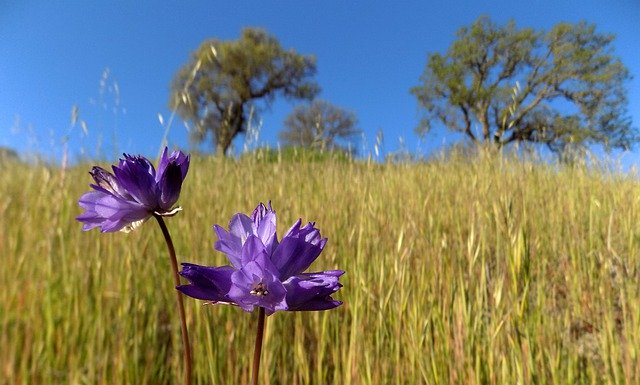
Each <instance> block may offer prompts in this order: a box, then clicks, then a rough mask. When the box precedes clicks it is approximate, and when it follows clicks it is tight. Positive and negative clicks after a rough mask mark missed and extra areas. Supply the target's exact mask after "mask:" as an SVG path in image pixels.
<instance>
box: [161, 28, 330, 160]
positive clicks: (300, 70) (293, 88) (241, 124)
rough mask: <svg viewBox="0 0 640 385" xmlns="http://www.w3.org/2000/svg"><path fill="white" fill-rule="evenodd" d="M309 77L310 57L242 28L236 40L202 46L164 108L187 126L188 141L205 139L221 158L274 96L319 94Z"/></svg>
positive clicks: (312, 65)
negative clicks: (190, 137) (168, 108)
mask: <svg viewBox="0 0 640 385" xmlns="http://www.w3.org/2000/svg"><path fill="white" fill-rule="evenodd" d="M315 72H316V65H315V58H314V57H312V56H304V55H300V54H298V53H296V52H295V51H294V50H292V49H289V50H285V49H284V48H282V46H281V45H280V43H279V42H278V40H277V39H276V38H274V37H273V36H270V35H269V34H267V32H266V31H264V30H261V29H254V28H246V29H244V30H243V31H242V35H241V37H240V38H239V39H238V40H233V41H222V40H217V39H212V40H207V41H205V42H203V43H202V44H201V45H200V47H199V48H198V49H197V50H196V51H195V52H194V53H193V55H192V57H191V59H190V60H189V62H188V63H186V64H185V65H184V66H183V67H182V68H181V69H180V70H179V71H178V73H177V74H176V76H175V78H174V79H173V82H172V84H171V96H170V100H169V105H170V107H171V108H172V109H173V108H175V109H176V111H177V112H178V114H179V115H180V116H181V117H182V118H183V119H184V120H185V121H186V122H188V123H190V126H191V128H192V131H191V133H192V138H193V139H194V140H196V141H203V140H205V139H206V138H207V137H208V135H209V134H211V135H212V138H213V141H214V143H215V147H216V151H217V152H219V153H222V154H225V153H226V152H227V150H228V149H229V147H230V146H231V144H232V141H233V139H234V138H235V137H236V136H237V135H238V134H240V133H244V132H245V131H246V130H247V126H248V124H250V123H251V118H253V119H255V118H257V112H258V111H259V109H260V107H261V106H269V105H270V103H271V102H272V101H273V100H274V98H275V97H276V96H278V95H281V96H284V97H285V98H289V99H309V100H311V99H312V98H313V97H314V96H315V95H316V94H317V93H318V92H319V87H318V85H317V84H316V83H315V82H314V81H313V80H312V79H311V78H312V76H313V75H315ZM258 102H262V103H261V104H260V105H258Z"/></svg>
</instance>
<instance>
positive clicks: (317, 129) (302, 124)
mask: <svg viewBox="0 0 640 385" xmlns="http://www.w3.org/2000/svg"><path fill="white" fill-rule="evenodd" d="M357 122H358V120H357V118H356V115H355V114H354V113H353V112H350V111H347V110H344V109H342V108H340V107H337V106H335V105H333V104H331V103H329V102H327V101H324V100H314V101H313V102H312V103H311V104H308V105H300V106H298V107H296V108H295V109H294V110H293V112H292V113H291V114H290V115H289V116H288V117H287V119H286V120H285V122H284V125H285V127H286V129H285V130H284V131H282V132H280V135H279V136H280V139H281V140H283V141H284V142H285V143H286V144H290V145H294V146H300V147H306V148H311V149H317V150H321V151H324V150H335V149H342V150H346V149H347V148H346V146H345V144H342V145H341V144H340V143H339V141H342V142H345V141H348V140H349V139H353V138H355V137H356V136H357V135H359V134H360V133H361V132H362V131H361V130H360V129H359V128H358V127H357V126H356V125H357Z"/></svg>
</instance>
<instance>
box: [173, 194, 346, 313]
mask: <svg viewBox="0 0 640 385" xmlns="http://www.w3.org/2000/svg"><path fill="white" fill-rule="evenodd" d="M301 223H302V221H301V220H298V221H297V222H296V223H295V224H294V225H293V226H292V227H291V228H290V229H289V230H288V231H287V232H286V234H285V235H284V236H283V237H282V240H281V241H280V242H278V237H277V235H276V214H275V211H273V209H272V208H271V203H269V206H268V207H267V206H265V205H263V204H262V203H260V204H259V205H258V207H256V209H255V210H254V211H253V214H252V215H251V217H249V216H247V215H245V214H241V213H238V214H236V215H234V216H233V217H232V218H231V221H229V230H228V231H227V230H225V229H224V228H222V227H220V226H217V225H216V226H214V229H215V231H216V233H217V235H218V241H217V242H216V243H215V246H214V247H215V249H216V250H218V251H221V252H223V253H225V254H226V256H227V258H228V259H229V262H230V263H231V266H222V267H208V266H199V265H193V264H186V263H185V264H183V269H182V271H181V272H180V274H181V275H182V276H183V277H185V278H187V280H189V282H190V284H189V285H181V286H178V287H177V289H178V290H180V291H181V292H183V293H184V294H186V295H188V296H190V297H193V298H196V299H201V300H206V301H210V302H214V303H215V302H220V303H231V304H235V305H238V306H240V307H241V308H242V309H243V310H245V311H252V310H253V309H254V307H256V306H257V307H262V308H264V309H265V311H266V313H267V314H273V313H274V312H276V311H281V310H289V311H296V310H297V311H301V310H327V309H332V308H334V307H337V306H340V305H341V304H342V302H340V301H336V300H334V299H333V298H332V297H331V295H332V294H333V293H335V292H336V291H338V290H339V289H340V288H341V287H342V285H341V284H340V282H339V278H340V276H341V275H342V274H344V271H342V270H329V271H322V272H318V273H303V272H304V271H305V270H306V269H307V268H309V266H310V265H311V264H312V263H313V261H315V259H316V258H317V257H318V255H320V252H322V249H323V248H324V246H325V244H326V243H327V239H326V238H322V236H321V235H320V230H318V229H317V228H315V224H314V223H308V224H307V225H306V226H304V227H300V225H301Z"/></svg>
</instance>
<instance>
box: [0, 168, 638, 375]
mask: <svg viewBox="0 0 640 385" xmlns="http://www.w3.org/2000/svg"><path fill="white" fill-rule="evenodd" d="M88 170H89V165H84V166H80V167H77V168H73V169H67V170H64V171H63V170H60V169H53V168H45V167H29V166H16V165H3V166H2V172H1V173H0V194H1V195H0V196H2V199H0V255H1V258H2V268H0V282H2V289H1V290H0V332H1V333H0V383H2V384H30V385H31V384H118V385H124V384H176V383H179V381H180V379H181V378H182V377H181V372H182V364H181V356H180V353H181V343H180V329H179V324H178V320H177V317H176V316H174V307H175V303H174V301H175V298H174V296H175V295H174V292H173V290H174V289H173V287H172V286H173V284H172V278H171V273H170V266H169V258H168V256H167V253H166V250H165V247H164V243H163V239H162V235H161V233H160V230H159V228H158V226H157V225H156V224H155V223H154V222H153V221H149V222H148V223H146V224H144V226H142V227H141V228H140V229H138V230H137V231H135V232H133V233H130V234H124V233H115V234H101V233H99V232H98V231H97V230H94V231H91V232H86V233H85V232H82V231H81V224H80V223H78V222H76V221H75V220H74V218H75V216H77V215H78V214H79V213H80V209H79V207H78V206H77V199H78V198H79V197H80V195H81V194H82V193H83V192H85V191H88V184H89V182H90V176H89V175H88V173H87V172H88ZM268 200H271V201H272V203H273V206H274V209H275V210H276V211H277V213H278V221H279V230H278V233H279V235H280V236H281V235H282V234H283V232H284V231H285V230H286V229H287V228H288V227H289V225H290V224H292V223H293V222H294V221H295V220H296V219H297V218H298V217H302V218H303V220H309V221H310V220H313V221H316V222H317V226H318V227H319V228H320V229H321V231H322V234H323V236H326V237H328V238H329V242H328V244H327V246H326V248H325V250H324V252H323V254H322V255H321V256H320V258H318V260H317V261H316V264H314V265H313V266H312V269H311V270H312V271H315V270H321V269H332V268H339V269H344V270H346V271H347V274H346V275H345V276H344V277H343V278H342V281H343V284H344V288H343V289H342V290H341V291H340V292H339V293H338V294H337V296H336V297H337V298H339V299H341V300H343V301H344V302H345V304H344V305H343V306H341V307H339V308H338V309H336V310H332V311H327V312H291V313H278V314H276V315H274V316H272V317H269V319H268V320H267V332H266V333H267V334H266V337H265V338H266V339H265V350H264V352H263V361H262V370H261V376H262V381H261V382H262V383H263V384H345V385H349V384H509V385H513V384H633V385H637V384H639V383H640V354H639V353H640V352H639V350H638V349H640V286H639V278H640V270H639V269H640V221H639V219H640V188H639V186H638V183H637V181H635V180H633V179H632V178H631V177H622V176H617V175H615V174H611V173H607V172H599V171H588V170H585V169H584V168H580V167H573V168H570V167H566V168H563V167H551V166H547V165H539V164H533V163H528V162H522V161H507V160H504V159H499V160H495V159H493V160H492V159H476V160H474V161H465V160H463V159H452V160H448V161H441V162H438V161H434V162H431V163H428V164H416V165H392V164H388V165H380V164H367V163H356V162H345V161H324V162H306V163H304V164H296V163H294V162H273V163H266V162H265V163H261V162H257V161H255V160H252V159H243V160H240V161H232V160H223V159H217V158H200V159H194V160H193V161H192V165H191V168H190V171H189V175H188V177H187V179H186V181H185V185H184V188H183V192H182V195H181V198H180V202H179V203H180V204H181V205H182V207H183V208H184V211H183V212H181V213H180V214H179V215H177V216H176V217H173V218H170V219H168V220H167V223H168V226H169V229H170V231H171V232H172V235H173V238H174V242H175V243H176V249H177V251H178V255H179V260H180V261H188V262H193V263H200V264H209V265H220V264H224V263H226V259H225V257H224V256H223V255H222V254H220V253H218V252H215V251H214V250H213V246H212V245H213V242H214V241H215V240H216V237H215V235H214V232H213V230H212V228H211V227H212V225H213V224H216V223H217V224H221V225H225V226H226V224H227V222H228V220H229V218H230V217H231V215H232V214H234V213H235V212H238V211H242V212H250V211H251V210H252V209H253V208H254V207H255V206H256V204H257V203H258V202H260V201H263V202H266V201H268ZM186 311H187V318H188V322H189V330H190V336H191V340H192V345H193V349H194V360H195V368H194V378H195V380H196V381H195V382H196V383H197V384H246V383H247V382H248V380H249V373H250V363H251V357H252V347H253V340H254V323H255V314H249V313H245V312H242V311H241V310H240V309H238V308H232V307H228V306H209V305H202V303H201V302H199V301H196V300H193V299H190V298H187V299H186Z"/></svg>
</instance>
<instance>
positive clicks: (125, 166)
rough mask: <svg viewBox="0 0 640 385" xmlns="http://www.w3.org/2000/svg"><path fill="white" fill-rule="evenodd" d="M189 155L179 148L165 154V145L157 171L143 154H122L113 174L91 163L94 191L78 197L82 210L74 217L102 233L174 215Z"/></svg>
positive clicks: (127, 229) (129, 227)
mask: <svg viewBox="0 0 640 385" xmlns="http://www.w3.org/2000/svg"><path fill="white" fill-rule="evenodd" d="M189 160H190V159H189V156H188V155H185V154H183V153H182V152H181V151H174V152H172V153H171V155H168V149H167V148H166V147H165V149H164V151H163V153H162V157H161V158H160V164H158V170H157V172H156V170H155V168H154V167H153V165H152V164H151V162H150V161H149V160H148V159H147V158H145V157H142V156H131V155H127V154H124V159H120V162H119V163H118V165H117V166H112V169H113V174H112V173H110V172H109V171H107V170H105V169H103V168H101V167H98V166H94V167H93V169H92V170H91V171H90V174H91V176H92V177H93V180H94V181H95V184H92V185H91V187H92V188H93V190H94V191H90V192H88V193H85V194H84V195H82V197H80V200H79V204H80V207H82V208H83V209H85V212H84V213H82V214H81V215H80V216H78V217H77V218H76V219H77V220H78V221H80V222H83V223H84V225H83V226H82V229H83V230H85V231H87V230H91V229H93V228H94V227H100V230H101V231H102V232H112V231H119V230H122V231H131V230H132V229H133V228H135V227H137V226H138V225H139V224H141V223H142V222H143V221H144V220H146V219H148V218H149V217H150V216H152V215H154V214H157V215H163V216H170V215H174V214H175V213H176V212H177V211H179V210H180V209H179V208H173V205H175V203H176V202H177V201H178V197H179V196H180V189H181V188H182V182H183V181H184V178H185V177H186V176H187V171H188V169H189Z"/></svg>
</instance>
